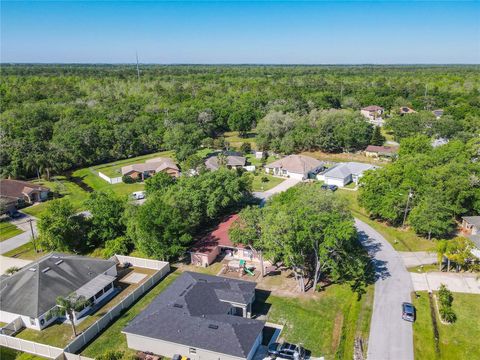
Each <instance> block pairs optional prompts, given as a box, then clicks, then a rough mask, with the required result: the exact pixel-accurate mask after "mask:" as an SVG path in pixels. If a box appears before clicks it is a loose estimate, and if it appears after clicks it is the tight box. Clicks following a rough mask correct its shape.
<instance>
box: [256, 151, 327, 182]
mask: <svg viewBox="0 0 480 360" xmlns="http://www.w3.org/2000/svg"><path fill="white" fill-rule="evenodd" d="M323 168H324V163H323V162H322V161H320V160H317V159H314V158H312V157H310V156H305V155H288V156H286V157H284V158H282V159H280V160H277V161H274V162H272V163H270V164H268V165H266V166H265V171H266V172H267V174H272V175H277V176H286V177H291V178H294V179H299V180H305V179H308V177H309V175H310V174H315V173H316V172H318V171H319V170H322V169H323Z"/></svg>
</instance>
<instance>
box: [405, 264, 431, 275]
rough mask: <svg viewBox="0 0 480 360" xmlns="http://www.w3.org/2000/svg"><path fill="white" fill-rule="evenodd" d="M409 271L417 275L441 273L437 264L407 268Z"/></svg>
mask: <svg viewBox="0 0 480 360" xmlns="http://www.w3.org/2000/svg"><path fill="white" fill-rule="evenodd" d="M407 270H408V271H409V272H415V273H426V272H432V271H439V270H438V265H437V264H428V265H420V266H414V267H409V268H407Z"/></svg>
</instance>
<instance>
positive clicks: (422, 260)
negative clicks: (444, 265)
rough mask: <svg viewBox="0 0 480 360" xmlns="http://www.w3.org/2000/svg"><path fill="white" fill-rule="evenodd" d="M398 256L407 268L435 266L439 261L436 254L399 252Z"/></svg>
mask: <svg viewBox="0 0 480 360" xmlns="http://www.w3.org/2000/svg"><path fill="white" fill-rule="evenodd" d="M398 254H399V255H400V257H401V258H402V260H403V263H404V264H405V267H407V268H409V267H415V266H420V265H430V264H435V263H436V262H437V261H438V259H437V254H436V253H435V252H428V251H399V252H398Z"/></svg>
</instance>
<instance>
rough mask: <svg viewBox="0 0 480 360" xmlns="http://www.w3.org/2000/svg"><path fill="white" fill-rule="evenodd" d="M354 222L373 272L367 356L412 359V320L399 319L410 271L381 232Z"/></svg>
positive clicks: (408, 297)
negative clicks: (370, 259) (372, 264)
mask: <svg viewBox="0 0 480 360" xmlns="http://www.w3.org/2000/svg"><path fill="white" fill-rule="evenodd" d="M355 225H356V227H357V229H358V232H359V235H360V241H361V242H362V245H363V246H364V247H365V248H366V249H367V250H368V252H369V254H370V255H371V256H372V258H373V262H374V265H375V274H376V281H375V296H374V300H373V314H372V320H371V325H370V336H369V339H368V353H367V359H368V360H413V358H414V356H413V330H412V324H411V323H409V322H407V321H404V320H402V302H405V301H406V302H410V301H411V293H412V291H413V284H412V279H411V276H410V273H409V272H408V271H407V270H406V268H405V265H404V263H403V261H402V259H401V257H400V255H399V254H398V253H397V252H396V251H395V250H394V249H393V247H392V246H391V245H390V244H389V243H388V241H387V240H385V238H384V237H383V236H382V235H380V234H379V233H378V232H376V231H375V230H374V229H373V228H372V227H370V226H369V225H367V224H366V223H364V222H363V221H360V220H358V219H355Z"/></svg>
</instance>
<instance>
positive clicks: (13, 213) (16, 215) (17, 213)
mask: <svg viewBox="0 0 480 360" xmlns="http://www.w3.org/2000/svg"><path fill="white" fill-rule="evenodd" d="M7 214H8V216H10V217H11V218H12V219H18V218H19V217H21V216H22V213H21V212H20V211H17V209H15V210H10V211H8V212H7Z"/></svg>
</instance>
